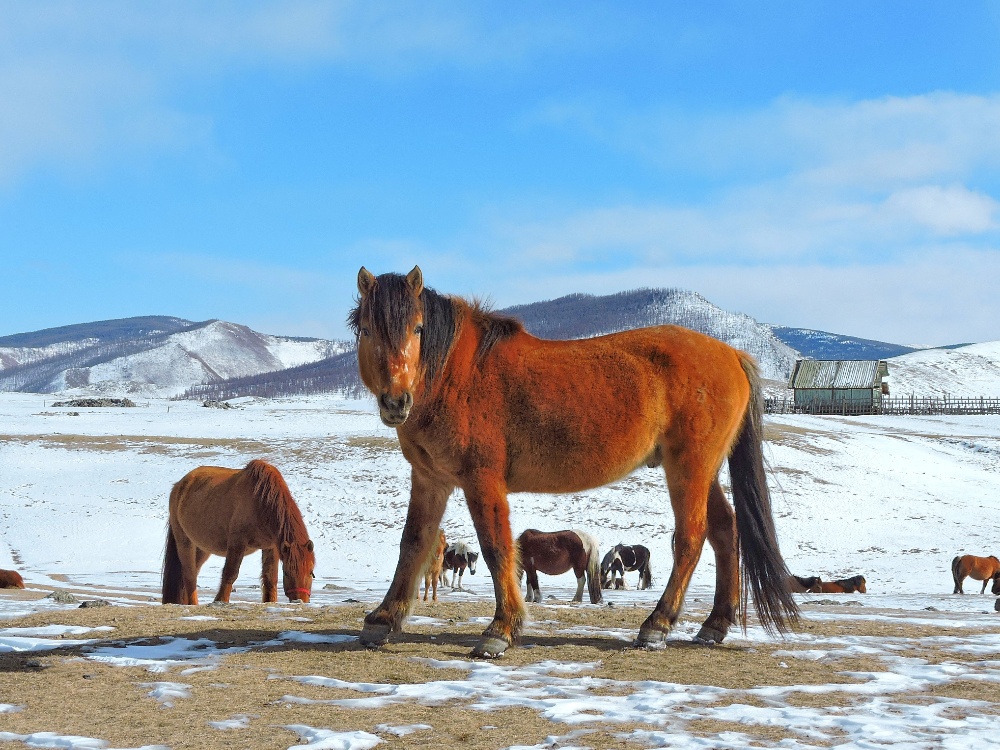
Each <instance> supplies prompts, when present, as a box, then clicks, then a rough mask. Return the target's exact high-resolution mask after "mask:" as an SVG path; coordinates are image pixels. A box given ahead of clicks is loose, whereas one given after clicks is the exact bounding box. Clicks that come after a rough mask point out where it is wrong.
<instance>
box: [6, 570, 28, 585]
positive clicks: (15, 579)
mask: <svg viewBox="0 0 1000 750" xmlns="http://www.w3.org/2000/svg"><path fill="white" fill-rule="evenodd" d="M23 588H24V579H23V578H21V574H20V573H18V572H17V571H16V570H0V589H23Z"/></svg>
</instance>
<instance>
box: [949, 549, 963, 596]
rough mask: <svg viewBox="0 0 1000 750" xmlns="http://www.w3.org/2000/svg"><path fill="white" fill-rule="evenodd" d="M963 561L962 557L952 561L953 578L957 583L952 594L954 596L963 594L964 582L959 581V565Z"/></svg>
mask: <svg viewBox="0 0 1000 750" xmlns="http://www.w3.org/2000/svg"><path fill="white" fill-rule="evenodd" d="M961 559H962V558H961V557H956V558H955V559H954V560H952V561H951V577H952V578H953V579H954V581H955V590H954V591H952V592H951V593H953V594H961V593H962V582H961V581H960V580H958V563H959V561H960V560H961Z"/></svg>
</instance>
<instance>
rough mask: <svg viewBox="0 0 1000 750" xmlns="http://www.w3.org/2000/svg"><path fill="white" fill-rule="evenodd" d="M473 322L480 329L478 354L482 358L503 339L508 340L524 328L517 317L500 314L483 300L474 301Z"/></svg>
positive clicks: (472, 309)
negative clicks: (491, 309) (493, 310)
mask: <svg viewBox="0 0 1000 750" xmlns="http://www.w3.org/2000/svg"><path fill="white" fill-rule="evenodd" d="M470 307H471V313H472V316H471V317H472V323H473V324H474V325H475V326H476V328H478V329H479V331H480V334H481V335H480V339H479V347H478V349H477V350H476V356H477V357H478V358H479V359H480V360H481V359H483V358H484V357H486V355H488V354H489V353H490V352H491V351H492V350H493V347H494V346H496V345H497V344H499V343H500V342H501V341H506V340H507V339H509V338H511V337H512V336H514V335H516V334H518V333H521V332H522V331H523V330H524V324H523V323H522V322H521V321H520V320H518V319H517V318H512V317H510V316H508V315H498V314H497V313H495V312H492V311H490V309H489V308H488V307H487V306H486V305H485V304H483V303H482V302H479V301H476V302H474V303H472V305H471V306H470Z"/></svg>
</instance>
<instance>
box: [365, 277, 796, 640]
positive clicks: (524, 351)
mask: <svg viewBox="0 0 1000 750" xmlns="http://www.w3.org/2000/svg"><path fill="white" fill-rule="evenodd" d="M358 292H359V296H358V299H357V305H356V306H355V308H354V309H353V310H352V311H351V313H350V316H349V318H348V320H349V323H350V325H351V327H352V329H353V330H354V333H355V334H356V335H357V337H358V339H357V340H358V366H359V371H360V375H361V380H362V381H363V382H364V384H365V385H366V386H367V387H368V389H369V390H370V391H371V392H372V393H373V394H374V396H375V398H376V401H377V404H378V410H379V416H380V417H381V419H382V422H383V423H384V424H386V425H388V426H390V427H394V428H395V429H396V433H397V435H398V437H399V442H400V447H401V449H402V451H403V455H404V456H405V458H406V459H407V461H409V463H410V465H411V468H412V471H411V490H410V504H409V510H408V511H407V516H406V524H405V526H404V528H403V533H402V538H401V540H400V549H399V562H398V564H397V566H396V572H395V575H394V577H393V581H392V584H391V585H390V586H389V590H388V592H387V593H386V595H385V598H384V599H383V601H382V603H381V604H380V605H379V606H378V607H377V608H376V609H375V610H373V611H372V612H371V613H369V615H368V616H367V617H366V618H365V624H364V628H363V629H362V633H361V640H362V642H363V643H365V644H366V645H368V646H372V647H374V646H379V645H381V644H383V643H385V642H386V640H387V639H388V637H389V634H390V633H392V632H395V631H399V630H400V628H401V625H402V623H403V620H404V618H405V616H406V614H407V612H408V610H409V607H410V606H411V603H412V601H413V596H412V592H413V586H414V582H415V580H416V578H417V576H418V575H419V573H420V566H421V564H422V563H423V561H424V559H425V558H426V555H427V553H428V551H429V550H430V548H431V546H432V545H433V544H434V541H435V538H436V536H437V529H438V526H439V524H440V521H441V518H442V516H443V514H444V509H445V504H446V503H447V502H448V498H449V497H450V496H451V494H452V491H453V490H454V489H455V488H456V487H458V488H461V489H462V490H463V492H464V495H465V500H466V503H467V505H468V508H469V512H470V514H471V516H472V520H473V523H474V524H475V527H476V533H477V535H478V537H479V542H480V545H481V549H482V553H483V559H484V560H485V561H486V564H487V565H488V566H489V568H490V572H491V574H492V577H493V586H494V593H495V595H496V612H495V615H494V618H493V621H492V622H491V623H490V625H489V626H488V627H487V628H486V630H485V632H484V633H483V635H482V637H481V639H480V640H479V642H478V643H477V644H476V646H475V648H474V649H473V654H474V655H478V656H498V655H500V654H502V653H503V652H504V650H505V649H506V648H507V647H508V646H509V645H510V644H512V643H513V642H514V641H515V639H516V637H517V635H518V633H519V632H520V630H521V626H522V622H523V619H524V604H523V601H522V599H521V592H520V586H519V585H518V582H517V553H516V548H515V546H514V540H513V535H512V533H511V529H510V518H509V506H508V504H507V503H508V495H509V494H510V493H517V492H553V493H572V492H579V491H583V490H585V489H590V488H593V487H598V486H601V485H604V484H608V483H609V482H613V481H615V480H617V479H620V478H622V477H624V476H626V475H627V474H629V473H630V472H631V471H633V470H634V469H636V468H637V467H641V466H643V465H648V464H654V465H655V464H659V463H662V465H663V467H664V470H665V472H666V475H667V487H668V490H669V493H670V503H671V505H672V506H673V510H674V517H675V522H676V541H675V546H674V566H673V571H672V572H671V575H670V579H669V581H668V583H667V587H666V590H665V591H664V593H663V596H662V597H661V598H660V600H659V602H658V604H657V605H656V608H655V610H654V611H653V612H652V613H651V614H650V615H649V617H648V618H647V619H646V621H645V622H644V623H643V624H642V627H641V628H640V630H639V635H638V639H637V641H636V643H637V645H639V646H658V645H662V644H663V643H664V641H665V640H666V638H667V635H668V634H669V633H670V630H671V629H672V628H673V626H674V623H675V622H676V621H677V618H678V617H679V616H680V612H681V608H682V605H683V602H684V593H685V591H686V590H687V587H688V583H689V582H690V580H691V575H692V573H693V572H694V569H695V565H696V564H697V562H698V558H699V557H700V556H701V553H702V548H703V547H704V544H705V541H706V539H707V540H708V542H709V543H710V544H711V545H712V548H713V550H714V552H715V558H716V565H717V573H716V592H715V602H714V606H713V609H712V611H711V613H710V614H709V616H708V619H707V620H706V621H705V623H704V625H703V626H702V628H701V630H700V632H699V634H698V637H699V638H700V639H702V640H705V641H713V642H717V641H722V639H723V638H724V637H725V636H726V633H727V632H728V630H729V628H730V626H731V625H732V624H734V623H735V622H737V619H738V613H740V612H742V614H743V622H744V624H745V616H746V602H747V597H748V590H749V593H750V594H752V596H753V600H754V604H755V607H756V611H757V616H758V617H759V619H760V621H761V623H762V624H763V625H764V627H765V628H766V629H767V630H769V631H771V632H774V631H779V632H784V631H786V630H787V629H788V628H789V627H790V626H791V625H792V623H793V622H794V621H795V620H796V619H797V616H798V609H797V606H796V604H795V600H794V598H793V597H792V595H791V594H790V593H789V592H788V590H787V588H786V586H785V580H786V579H787V577H788V569H787V568H786V566H785V563H784V560H783V559H782V557H781V552H780V550H779V549H778V543H777V538H776V535H775V529H774V522H773V518H772V514H771V503H770V496H769V492H768V488H767V481H766V477H765V474H764V462H763V455H762V452H761V440H762V425H763V419H762V414H763V411H762V407H763V400H762V398H761V386H760V378H759V375H758V371H757V366H756V364H755V363H754V361H753V359H752V358H751V357H750V356H749V355H748V354H745V353H743V352H740V351H738V350H736V349H734V348H732V347H731V346H729V345H727V344H724V343H723V342H721V341H719V340H718V339H714V338H711V337H710V336H706V335H704V334H701V333H697V332H695V331H691V330H688V329H686V328H681V327H678V326H657V327H654V328H644V329H639V330H634V331H624V332H622V333H616V334H612V335H608V336H598V337H596V338H590V339H585V340H575V341H547V340H542V339H538V338H535V337H534V336H531V335H530V334H528V333H527V332H526V331H525V330H524V328H523V326H522V324H521V323H520V322H519V321H518V320H516V319H514V318H509V317H504V316H500V315H497V314H494V313H490V312H488V311H486V310H484V309H483V308H482V307H481V306H479V305H477V304H474V303H470V302H466V301H465V300H462V299H460V298H457V297H448V296H444V295H441V294H438V293H437V292H435V291H433V290H432V289H430V288H426V287H424V282H423V275H422V273H421V271H420V269H419V268H418V267H415V268H414V269H413V270H412V271H411V272H410V273H409V274H407V275H406V276H403V275H400V274H394V273H387V274H383V275H381V276H377V277H376V276H374V275H373V274H371V273H370V272H369V271H368V270H367V269H365V268H362V269H361V271H360V272H359V274H358ZM727 457H728V461H729V471H730V476H731V477H732V488H733V497H734V501H735V506H736V512H735V514H734V512H733V508H732V506H730V504H729V503H728V501H727V500H726V497H725V495H724V494H723V491H722V486H721V484H720V483H719V471H720V469H721V467H722V463H723V461H726V460H727ZM741 567H742V573H743V575H742V584H743V585H742V587H741V575H740V573H741Z"/></svg>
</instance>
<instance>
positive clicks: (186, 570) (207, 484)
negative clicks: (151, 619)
mask: <svg viewBox="0 0 1000 750" xmlns="http://www.w3.org/2000/svg"><path fill="white" fill-rule="evenodd" d="M257 550H261V551H262V555H261V557H262V565H261V573H260V582H261V599H262V601H265V602H276V601H278V560H279V558H280V560H281V572H282V583H283V584H284V589H285V596H287V597H288V598H289V600H291V601H303V602H308V601H309V597H310V595H311V593H312V581H313V568H314V566H315V564H316V556H315V554H314V553H313V543H312V542H311V541H310V540H309V535H308V533H306V525H305V522H304V521H303V520H302V514H301V513H300V512H299V507H298V506H297V505H296V504H295V500H293V499H292V493H291V492H290V491H289V489H288V485H287V484H285V480H284V478H283V477H282V476H281V473H280V472H279V471H278V470H277V469H276V468H274V467H273V466H271V464H269V463H266V462H264V461H258V460H254V461H251V462H250V463H248V464H247V465H246V468H245V469H224V468H222V467H221V466H199V467H198V468H197V469H194V470H193V471H191V472H189V473H188V474H187V475H185V476H184V478H183V479H181V481H179V482H178V483H177V484H175V485H174V487H173V489H172V490H171V491H170V520H169V522H168V526H167V545H166V551H165V553H164V556H163V603H164V604H197V603H198V571H199V570H201V566H202V565H204V564H205V561H206V560H207V559H208V558H209V556H210V555H220V556H223V557H225V558H226V563H225V565H224V566H223V568H222V582H221V584H220V585H219V593H218V594H216V595H215V601H217V602H228V601H229V595H230V594H231V593H232V590H233V583H234V582H235V581H236V578H237V576H239V573H240V563H242V562H243V558H244V557H245V556H246V555H249V554H251V553H252V552H256V551H257Z"/></svg>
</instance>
